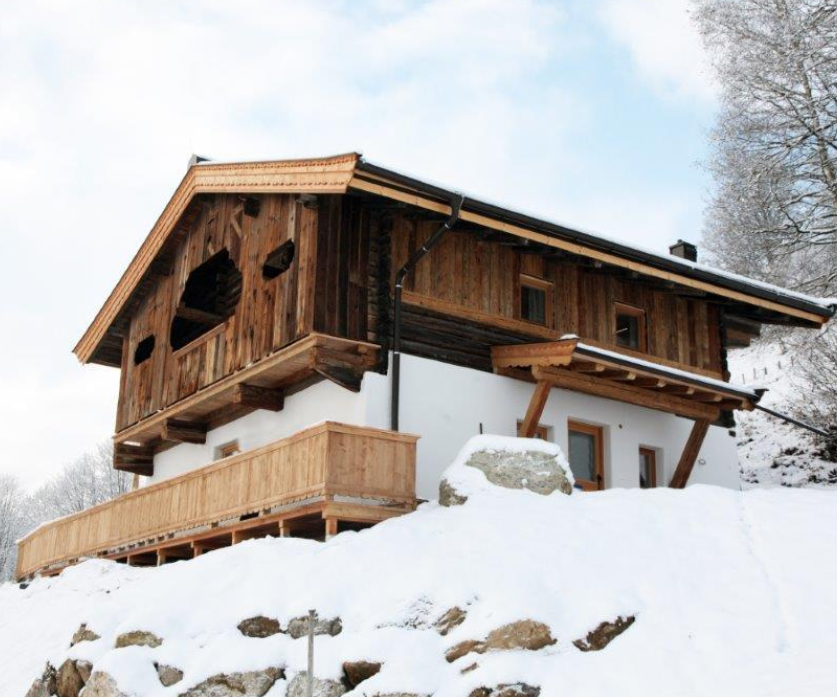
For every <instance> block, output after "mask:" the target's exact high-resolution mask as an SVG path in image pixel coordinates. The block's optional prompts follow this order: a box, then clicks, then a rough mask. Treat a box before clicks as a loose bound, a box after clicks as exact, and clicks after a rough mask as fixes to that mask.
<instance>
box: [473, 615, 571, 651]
mask: <svg viewBox="0 0 837 697" xmlns="http://www.w3.org/2000/svg"><path fill="white" fill-rule="evenodd" d="M555 642H556V640H555V639H553V638H552V633H551V632H550V631H549V627H547V626H546V625H545V624H544V623H543V622H535V621H534V620H520V621H518V622H512V623H511V624H505V625H503V626H502V627H498V628H497V629H495V630H494V631H493V632H491V634H489V635H488V638H487V639H486V640H485V641H484V642H483V650H482V651H479V652H478V653H484V652H485V651H506V650H508V649H526V650H527V651H537V650H538V649H542V648H544V647H545V646H552V645H553V644H554V643H555Z"/></svg>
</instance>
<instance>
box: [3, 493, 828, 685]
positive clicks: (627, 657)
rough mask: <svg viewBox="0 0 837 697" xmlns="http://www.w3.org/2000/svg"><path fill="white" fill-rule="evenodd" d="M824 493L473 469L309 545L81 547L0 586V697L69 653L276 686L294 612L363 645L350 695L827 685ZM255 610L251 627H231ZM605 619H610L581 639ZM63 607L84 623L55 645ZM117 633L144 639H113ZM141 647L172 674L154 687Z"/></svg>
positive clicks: (325, 671)
mask: <svg viewBox="0 0 837 697" xmlns="http://www.w3.org/2000/svg"><path fill="white" fill-rule="evenodd" d="M835 504H837V499H835V496H834V494H833V493H831V492H823V491H796V490H786V489H785V490H771V491H751V492H745V493H739V492H731V491H728V490H722V489H716V488H712V487H702V486H695V487H691V488H689V489H687V490H685V491H672V490H666V489H657V490H650V491H640V490H613V491H606V492H601V493H594V494H585V493H580V492H578V491H575V492H573V493H572V495H569V496H567V495H565V494H563V493H561V492H558V491H556V492H554V493H551V494H549V495H542V494H538V493H533V492H531V491H528V490H525V489H519V490H511V489H504V488H499V487H496V486H484V485H482V483H481V482H479V481H476V480H475V485H474V486H471V487H469V489H468V500H467V502H466V503H464V505H458V506H453V507H449V508H446V507H442V506H439V505H438V504H437V503H435V502H431V503H428V504H425V505H423V506H421V507H420V508H419V510H418V511H416V512H415V513H413V514H410V515H406V516H404V517H401V518H398V519H393V520H390V521H387V522H385V523H382V524H380V525H378V526H377V527H375V528H373V529H370V530H366V531H363V532H360V533H351V532H350V533H342V534H340V535H338V536H336V537H335V538H333V539H332V540H330V541H329V542H327V543H319V542H313V541H307V540H299V539H287V538H286V539H264V540H254V541H249V542H244V543H241V544H239V545H237V546H235V547H232V548H228V549H224V550H219V551H217V552H213V553H210V554H208V555H205V556H202V557H199V558H197V559H194V560H191V561H185V562H177V563H174V564H170V565H166V566H163V567H160V568H150V569H140V568H129V567H126V566H120V565H116V564H114V563H110V562H103V561H89V562H86V563H83V564H81V565H79V566H76V567H74V568H71V569H68V570H67V571H65V572H64V573H63V574H62V575H61V576H60V577H57V578H54V579H41V580H37V581H35V582H34V583H32V585H30V586H29V587H28V588H26V589H20V588H19V587H18V586H16V585H5V586H3V587H2V588H0V676H2V679H0V695H3V696H4V697H6V696H8V697H22V696H23V695H24V694H25V693H26V691H27V690H28V689H29V686H30V685H31V684H32V681H33V680H34V679H35V678H37V677H38V676H39V675H40V674H41V673H42V671H43V669H44V665H45V663H46V662H47V661H49V662H50V663H51V664H52V665H54V666H56V667H57V666H60V665H61V664H62V663H63V662H64V661H65V659H67V658H68V657H69V658H72V659H77V660H80V661H88V662H90V663H92V664H93V670H94V671H104V672H106V673H108V674H109V675H110V676H112V677H113V678H114V679H115V681H116V683H117V685H118V687H119V689H120V690H121V691H122V692H123V693H125V694H127V695H159V696H161V697H162V696H174V695H181V694H184V693H186V692H188V691H189V690H190V689H192V688H194V687H195V686H197V685H199V684H201V683H203V682H204V681H206V680H207V679H208V678H210V677H211V676H217V675H219V674H228V675H229V674H233V673H242V672H247V671H259V670H262V671H263V670H265V669H268V668H271V669H275V671H274V673H272V674H271V675H272V678H271V683H272V686H271V687H270V688H269V691H268V692H267V693H266V694H267V695H268V696H269V697H282V696H283V695H286V693H287V691H288V686H289V684H291V683H292V682H293V680H294V679H295V677H297V676H298V675H299V674H300V673H302V672H303V671H305V670H306V665H307V663H306V661H307V654H306V649H307V641H306V639H305V638H294V636H299V633H298V632H297V633H296V634H294V633H289V628H290V627H291V626H292V624H293V620H294V618H299V617H302V616H305V615H306V613H307V612H308V610H309V609H316V611H317V613H318V616H319V617H320V618H323V619H330V620H332V621H333V622H334V623H335V624H333V627H334V629H333V631H331V630H329V631H327V632H324V633H322V634H319V635H318V636H317V637H316V639H315V669H314V672H315V675H316V677H317V678H319V679H322V680H333V681H335V682H340V681H341V680H344V679H345V674H344V664H345V663H346V662H357V661H364V662H367V663H373V664H378V663H379V664H380V670H379V671H378V672H377V673H376V674H374V675H372V676H371V677H368V678H367V679H364V680H363V681H362V682H360V683H359V684H358V685H357V686H356V687H354V688H353V689H351V690H349V691H348V692H346V694H348V695H350V696H351V697H359V696H361V695H366V696H369V697H371V696H372V695H395V694H399V695H436V696H437V697H462V696H463V695H470V694H472V692H473V691H474V690H477V689H478V688H480V687H486V688H489V691H485V692H482V693H477V694H489V695H490V694H498V693H496V692H495V693H492V692H490V688H493V687H494V686H497V685H503V684H517V683H524V684H526V685H528V686H532V687H535V688H539V689H540V692H539V694H540V695H543V696H544V697H552V696H555V697H557V696H565V695H566V696H573V697H575V696H579V695H602V696H604V695H607V696H608V697H611V696H612V695H620V696H622V697H626V696H628V695H637V696H640V695H641V696H642V697H647V695H666V696H667V697H677V696H680V695H684V696H685V695H701V696H703V695H712V696H713V697H718V696H721V695H731V696H732V695H735V696H736V697H741V696H743V695H758V696H759V697H761V696H764V695H783V696H784V695H794V696H795V697H800V696H803V695H817V696H820V695H824V694H833V691H834V677H833V669H832V667H831V666H832V662H833V655H834V651H835V648H837V639H835V638H834V621H835V618H837V594H835V593H834V589H833V584H834V579H835V578H837V505H835ZM256 617H261V618H263V619H262V620H260V621H264V618H268V619H269V621H267V622H266V627H267V631H263V632H262V634H264V636H260V635H259V632H260V631H261V630H262V629H264V627H262V626H261V625H259V623H258V622H256V624H257V625H258V627H257V630H258V631H256V632H254V633H255V634H256V636H245V635H244V633H243V632H242V630H240V629H239V628H238V627H239V625H240V624H241V623H242V621H243V620H247V619H248V618H256ZM337 618H339V626H338V625H337V624H336V620H337ZM619 618H622V619H621V620H620V621H621V622H622V623H623V624H622V625H620V631H621V634H619V635H618V636H616V637H615V638H613V639H612V641H610V643H609V644H607V645H606V646H605V647H604V648H602V649H601V650H582V648H589V646H587V647H585V645H584V639H585V637H587V636H588V635H589V634H590V632H592V631H593V630H595V629H596V628H597V627H599V626H601V624H602V623H603V622H610V623H614V622H616V621H617V620H619ZM626 618H633V620H634V621H633V623H632V624H628V625H627V626H624V625H625V624H626V623H627V622H626ZM526 622H528V624H527V625H526V626H525V627H524V629H526V631H527V632H529V639H527V641H530V643H529V644H527V645H525V646H523V645H521V644H515V643H514V641H512V642H511V643H509V642H508V641H506V644H505V645H504V644H503V641H505V639H504V638H503V637H502V636H499V635H502V634H503V632H499V633H498V632H497V630H498V628H502V627H506V626H509V625H514V626H516V627H518V628H519V627H521V626H522V625H521V623H526ZM82 623H86V625H87V629H88V631H89V632H92V633H93V634H91V636H90V638H93V637H95V636H98V637H100V638H98V639H94V640H88V641H81V642H79V643H77V644H75V646H73V647H72V648H70V647H69V645H70V640H71V637H72V636H73V634H74V632H76V630H78V629H79V626H80V625H81V624H82ZM271 623H272V624H271ZM515 623H517V624H516V625H515ZM245 626H246V625H245ZM271 626H278V627H281V628H282V630H281V631H278V632H277V633H272V632H273V630H271V629H270V627H271ZM129 632H146V633H150V634H153V635H154V636H155V637H157V638H159V640H160V642H161V643H159V645H158V646H152V645H131V646H127V647H124V648H115V644H116V643H117V637H120V636H121V635H125V634H126V633H129ZM338 632H339V633H338ZM332 634H334V635H333V636H332ZM498 637H499V639H498ZM533 637H534V638H533ZM506 639H507V637H506ZM465 642H469V643H468V644H466V643H465ZM532 642H536V643H532ZM140 643H142V642H140ZM152 643H154V642H152ZM524 643H525V642H524ZM469 646H470V648H469ZM446 654H447V656H446ZM449 659H451V660H449ZM161 665H165V666H172V667H176V668H177V670H178V671H181V672H182V678H181V679H180V680H179V681H178V682H176V683H175V684H172V685H170V686H169V687H164V686H163V685H162V684H161V680H160V677H159V675H158V672H157V669H156V667H155V666H161ZM277 676H278V677H277ZM274 679H275V682H274V681H273V680H274ZM89 691H90V690H89V688H88V692H89ZM83 694H84V693H82V695H83ZM219 694H220V693H219ZM288 694H290V693H288ZM323 694H327V693H326V692H324V693H323ZM532 694H537V693H532Z"/></svg>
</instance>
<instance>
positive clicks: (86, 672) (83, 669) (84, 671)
mask: <svg viewBox="0 0 837 697" xmlns="http://www.w3.org/2000/svg"><path fill="white" fill-rule="evenodd" d="M76 670H77V671H78V674H79V675H80V676H81V679H82V681H83V682H84V684H85V685H86V684H87V681H88V680H90V674H91V673H92V672H93V664H92V663H91V662H90V661H82V660H78V661H76Z"/></svg>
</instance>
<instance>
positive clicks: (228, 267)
mask: <svg viewBox="0 0 837 697" xmlns="http://www.w3.org/2000/svg"><path fill="white" fill-rule="evenodd" d="M240 297H241V272H240V271H239V270H238V269H237V268H236V266H235V262H234V261H233V260H232V259H231V258H230V253H229V251H227V250H226V249H223V250H221V251H220V252H218V253H217V254H215V255H214V256H212V257H210V258H209V259H207V260H206V261H205V262H204V263H203V264H201V265H200V266H198V267H196V268H195V269H193V270H192V273H190V274H189V278H187V279H186V286H185V288H184V289H183V295H181V296H180V303H179V304H178V306H177V309H176V310H175V312H174V319H173V320H172V323H171V334H170V337H169V341H170V343H171V347H172V348H173V349H174V350H175V351H176V350H177V349H179V348H183V347H184V346H186V344H188V343H190V342H191V341H194V340H195V339H197V338H198V337H200V336H202V335H203V334H206V333H207V332H208V331H209V330H210V329H213V328H214V327H217V326H218V325H220V324H223V323H224V322H226V321H227V320H228V319H229V318H230V317H231V316H232V314H233V313H234V312H235V307H236V305H238V300H239V298H240Z"/></svg>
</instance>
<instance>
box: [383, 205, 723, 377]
mask: <svg viewBox="0 0 837 697" xmlns="http://www.w3.org/2000/svg"><path fill="white" fill-rule="evenodd" d="M438 225H439V223H438V222H437V221H427V220H420V219H415V218H411V217H410V216H408V215H406V214H403V213H399V214H397V215H395V217H394V219H393V224H392V247H391V248H392V261H391V266H392V271H391V273H392V274H394V272H395V270H396V269H398V268H399V267H400V266H401V265H402V264H403V263H404V262H405V261H406V259H407V257H408V255H409V254H410V253H411V252H412V251H414V250H416V249H418V247H419V246H420V245H421V244H422V243H423V242H424V241H425V240H426V239H427V238H428V237H429V235H431V234H432V232H433V231H434V230H435V229H436V228H437V227H438ZM521 273H523V274H527V275H530V276H534V277H537V278H542V279H544V280H546V281H550V282H552V283H554V302H553V317H552V326H551V327H550V328H545V327H543V326H539V325H533V324H531V323H528V322H525V321H522V320H521V318H520V280H519V279H520V275H521ZM617 302H624V303H629V304H631V305H635V306H638V307H640V308H642V309H644V310H645V313H646V322H647V340H648V351H647V353H648V355H650V356H651V357H655V358H658V359H660V361H661V362H667V363H669V364H674V365H679V366H684V367H690V368H695V369H698V370H700V371H706V372H711V373H716V374H719V373H720V371H721V369H722V366H721V348H720V328H719V311H718V307H717V306H716V305H714V304H712V303H709V302H708V301H706V300H704V299H700V298H687V297H679V296H678V295H677V294H676V293H675V292H674V291H673V290H668V289H661V288H659V287H654V286H653V285H652V284H650V283H648V282H647V280H642V279H629V278H626V277H625V276H623V275H619V274H618V273H616V272H614V270H613V269H611V268H608V267H602V268H595V267H594V266H590V265H586V266H582V265H580V264H577V263H573V262H571V261H567V260H554V259H545V258H544V257H543V256H539V255H535V254H531V253H525V252H523V251H521V250H520V249H519V247H516V246H513V245H503V244H500V243H498V242H497V241H488V240H483V239H481V238H480V236H479V235H478V234H476V233H475V232H474V231H460V232H452V233H449V234H448V235H447V236H446V237H445V238H444V239H443V241H442V242H441V243H440V244H439V245H438V246H437V247H436V248H434V249H433V251H432V252H431V253H430V254H429V255H428V256H426V257H425V258H424V259H422V261H421V262H420V263H419V264H418V266H417V267H416V269H415V271H414V273H412V274H410V275H409V276H408V278H407V280H406V282H405V304H406V306H407V309H406V312H405V328H404V335H405V340H406V349H407V350H408V351H409V350H410V349H411V348H412V349H413V350H414V351H415V352H418V353H421V354H424V355H433V354H434V353H435V354H436V355H438V356H439V357H442V358H445V359H446V360H451V361H453V362H461V363H466V364H468V363H470V364H473V365H475V367H486V368H489V367H490V361H488V360H487V355H486V353H485V348H484V347H486V346H487V345H490V344H491V343H502V342H503V341H506V342H508V343H512V342H513V341H514V340H529V341H532V340H541V341H543V340H548V339H549V338H557V337H560V336H561V335H563V334H577V335H578V336H580V337H581V338H582V340H585V341H589V342H591V343H598V344H600V345H603V346H606V347H614V348H617V349H618V350H623V351H624V349H620V348H619V347H617V345H616V324H615V303H617ZM446 317H448V318H455V319H449V320H448V321H446V319H445V318H446ZM535 337H536V338H535ZM629 353H630V352H629ZM469 357H470V358H472V359H473V360H469Z"/></svg>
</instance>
